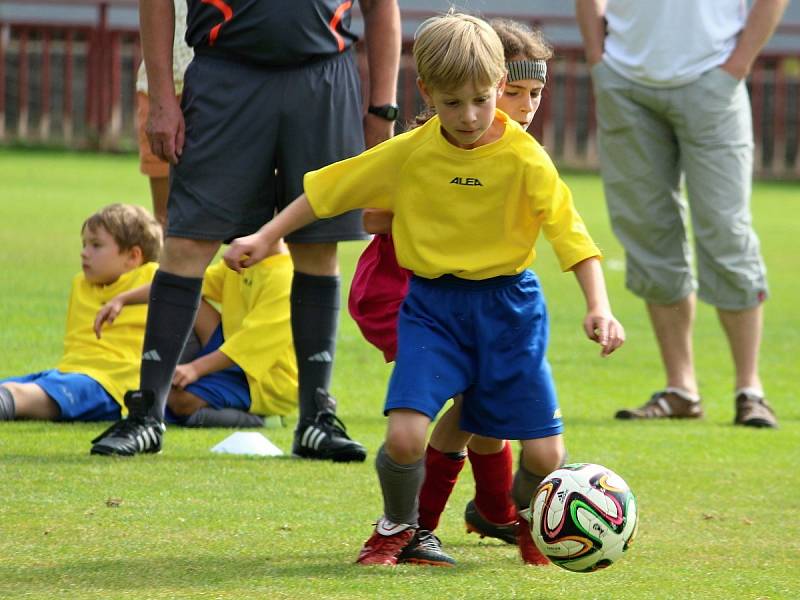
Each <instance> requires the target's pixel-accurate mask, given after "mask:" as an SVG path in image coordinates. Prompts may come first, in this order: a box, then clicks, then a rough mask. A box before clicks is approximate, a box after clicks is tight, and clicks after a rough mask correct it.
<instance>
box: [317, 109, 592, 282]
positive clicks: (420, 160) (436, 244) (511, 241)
mask: <svg viewBox="0 0 800 600" xmlns="http://www.w3.org/2000/svg"><path fill="white" fill-rule="evenodd" d="M496 119H500V120H501V121H503V122H504V123H505V130H504V132H503V135H502V137H501V138H500V139H499V140H497V141H495V142H492V143H491V144H487V145H484V146H479V147H478V148H475V149H472V150H464V149H461V148H458V147H456V146H454V145H452V144H451V143H450V142H448V141H447V140H446V139H445V138H444V136H443V135H442V132H441V126H440V122H439V118H438V117H433V118H432V119H431V120H430V121H428V122H427V123H426V124H425V125H423V126H421V127H418V128H416V129H414V130H412V131H409V132H407V133H404V134H401V135H399V136H396V137H394V138H392V139H390V140H387V141H386V142H383V143H382V144H379V145H378V146H375V147H373V148H371V149H369V150H367V151H366V152H363V153H362V154H360V155H358V156H355V157H353V158H349V159H347V160H343V161H340V162H337V163H334V164H332V165H330V166H327V167H324V168H322V169H319V170H317V171H312V172H310V173H306V175H305V179H304V182H303V183H304V188H305V193H306V196H307V197H308V200H309V203H310V204H311V208H312V210H313V211H314V213H315V215H316V216H317V217H320V218H323V217H331V216H334V215H338V214H341V213H344V212H346V211H348V210H352V209H356V208H368V207H369V208H383V209H388V210H391V211H392V212H393V213H394V219H393V222H392V235H393V238H394V244H395V249H396V252H397V260H398V262H399V263H400V265H401V266H403V267H405V268H407V269H411V270H412V271H413V272H414V273H415V274H417V275H419V276H421V277H426V278H434V277H439V276H441V275H444V274H452V275H456V276H458V277H462V278H464V279H487V278H490V277H496V276H499V275H513V274H516V273H519V272H521V271H523V270H524V269H526V268H527V267H528V266H529V265H530V264H531V263H532V262H533V260H534V259H535V257H536V250H535V248H534V245H535V243H536V239H537V237H538V235H539V232H540V231H542V232H543V233H544V235H545V237H546V238H547V239H548V240H549V242H550V243H551V244H552V246H553V249H554V250H555V253H556V256H557V257H558V260H559V263H560V265H561V268H562V269H563V270H565V271H566V270H569V269H571V268H572V267H573V266H575V265H576V264H577V263H579V262H580V261H582V260H585V259H587V258H590V257H593V256H597V257H599V256H601V254H600V250H599V249H598V248H597V246H596V245H595V243H594V242H593V241H592V238H591V237H590V236H589V233H588V231H587V230H586V226H585V225H584V223H583V220H582V219H581V217H580V215H579V214H578V213H577V211H576V210H575V207H574V204H573V201H572V194H571V193H570V190H569V188H568V187H567V185H566V184H565V183H564V182H563V181H562V180H561V178H560V177H559V175H558V172H557V171H556V168H555V166H554V165H553V162H552V161H551V160H550V157H549V156H548V155H547V153H546V152H545V150H544V149H543V148H542V146H541V145H540V144H539V143H538V142H537V141H536V140H535V139H533V138H532V137H531V136H530V135H528V134H527V133H526V132H525V131H524V130H523V129H522V127H520V126H519V125H518V124H517V123H516V122H514V121H513V120H511V119H510V118H509V117H508V116H507V115H506V114H505V113H503V112H502V111H499V110H498V111H497V114H496Z"/></svg>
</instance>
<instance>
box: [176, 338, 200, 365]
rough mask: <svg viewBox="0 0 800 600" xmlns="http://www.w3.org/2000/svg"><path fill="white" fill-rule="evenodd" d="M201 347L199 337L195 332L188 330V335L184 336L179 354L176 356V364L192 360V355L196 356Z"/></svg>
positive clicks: (183, 363)
mask: <svg viewBox="0 0 800 600" xmlns="http://www.w3.org/2000/svg"><path fill="white" fill-rule="evenodd" d="M202 349H203V346H202V344H201V343H200V338H199V337H197V332H196V331H195V330H194V329H192V331H191V332H189V337H188V338H186V343H185V344H184V345H183V350H181V355H180V356H179V357H178V364H179V365H185V364H186V363H188V362H192V361H193V360H194V357H195V356H197V355H198V354H199V353H200V350H202Z"/></svg>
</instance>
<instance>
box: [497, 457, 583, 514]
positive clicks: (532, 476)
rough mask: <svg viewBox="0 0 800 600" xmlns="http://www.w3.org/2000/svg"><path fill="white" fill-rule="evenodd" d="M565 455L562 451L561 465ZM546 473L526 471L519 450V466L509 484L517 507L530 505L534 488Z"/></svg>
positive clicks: (521, 507) (565, 460)
mask: <svg viewBox="0 0 800 600" xmlns="http://www.w3.org/2000/svg"><path fill="white" fill-rule="evenodd" d="M567 456H569V454H568V453H567V452H564V458H563V459H562V460H561V466H564V465H565V464H567ZM548 475H549V473H545V474H544V475H537V474H536V473H531V472H530V471H528V470H527V469H526V468H525V467H524V466H523V465H522V452H520V454H519V467H518V468H517V472H516V473H514V483H513V484H512V486H511V498H512V499H513V500H514V503H515V504H516V505H517V508H518V509H520V510H522V509H525V508H528V507H529V506H530V504H531V498H533V494H534V492H536V488H538V487H539V484H540V483H542V480H543V479H544V478H545V477H547V476H548Z"/></svg>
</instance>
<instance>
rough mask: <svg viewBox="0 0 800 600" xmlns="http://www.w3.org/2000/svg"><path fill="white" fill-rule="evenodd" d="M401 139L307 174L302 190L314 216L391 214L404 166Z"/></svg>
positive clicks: (395, 138)
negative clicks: (376, 211)
mask: <svg viewBox="0 0 800 600" xmlns="http://www.w3.org/2000/svg"><path fill="white" fill-rule="evenodd" d="M406 135H407V134H406ZM403 137H404V136H403V135H400V136H397V137H394V138H392V139H390V140H387V141H385V142H383V143H382V144H378V145H377V146H374V147H373V148H370V149H369V150H367V151H365V152H362V153H361V154H359V155H358V156H354V157H352V158H348V159H346V160H342V161H339V162H336V163H333V164H332V165H328V166H327V167H323V168H322V169H318V170H316V171H310V172H308V173H306V174H305V177H304V178H303V189H304V191H305V194H306V197H307V198H308V201H309V203H310V204H311V209H312V210H313V211H314V214H315V215H316V216H317V217H319V218H326V217H333V216H336V215H340V214H342V213H345V212H347V211H349V210H353V209H356V208H367V207H369V208H385V209H389V210H391V209H392V206H393V195H392V192H393V191H394V190H395V189H397V185H398V178H399V174H400V171H401V168H402V163H403V162H404V160H403V159H402V156H403V154H404V152H403V148H404V147H405V146H406V145H405V144H404V143H403Z"/></svg>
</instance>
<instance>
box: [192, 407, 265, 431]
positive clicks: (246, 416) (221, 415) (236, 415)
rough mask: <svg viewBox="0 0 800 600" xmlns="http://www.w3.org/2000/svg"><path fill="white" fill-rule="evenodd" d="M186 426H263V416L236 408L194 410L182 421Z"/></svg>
mask: <svg viewBox="0 0 800 600" xmlns="http://www.w3.org/2000/svg"><path fill="white" fill-rule="evenodd" d="M182 425H185V426H186V427H263V426H264V418H263V417H260V416H258V415H254V414H251V413H248V412H244V411H243V410H238V409H236V408H211V407H210V406H205V407H203V408H200V409H198V410H196V411H195V412H194V413H192V414H191V415H189V417H188V418H187V419H186V420H185V421H184V422H183V423H182Z"/></svg>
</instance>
